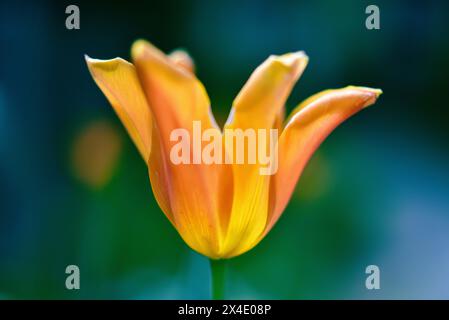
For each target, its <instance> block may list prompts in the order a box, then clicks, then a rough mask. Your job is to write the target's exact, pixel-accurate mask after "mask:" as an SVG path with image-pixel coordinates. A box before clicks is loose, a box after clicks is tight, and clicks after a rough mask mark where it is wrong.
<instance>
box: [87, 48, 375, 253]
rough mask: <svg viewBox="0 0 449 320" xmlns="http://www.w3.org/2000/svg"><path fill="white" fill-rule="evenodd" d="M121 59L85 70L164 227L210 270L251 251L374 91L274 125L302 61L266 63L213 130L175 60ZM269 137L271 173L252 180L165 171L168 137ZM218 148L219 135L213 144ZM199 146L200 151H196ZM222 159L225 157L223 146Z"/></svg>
mask: <svg viewBox="0 0 449 320" xmlns="http://www.w3.org/2000/svg"><path fill="white" fill-rule="evenodd" d="M131 56H132V62H133V63H130V62H127V61H125V60H123V59H121V58H115V59H111V60H97V59H91V58H89V57H87V56H86V61H87V65H88V67H89V70H90V72H91V74H92V77H93V78H94V80H95V82H96V83H97V85H98V86H99V87H100V89H101V90H102V91H103V93H104V94H105V96H106V97H107V99H108V100H109V102H110V103H111V105H112V107H113V108H114V110H115V112H116V113H117V115H118V116H119V118H120V120H121V121H122V122H123V125H124V126H125V128H126V130H127V131H128V133H129V135H130V137H131V139H132V140H133V142H134V144H135V145H136V146H137V149H138V150H139V152H140V154H141V156H142V158H143V160H144V161H145V162H146V163H147V165H148V170H149V177H150V182H151V187H152V190H153V193H154V196H155V198H156V200H157V202H158V204H159V206H160V208H161V209H162V211H163V212H164V214H165V215H166V217H167V218H168V220H169V221H170V222H171V223H172V225H173V226H174V227H175V228H176V229H177V231H178V232H179V234H180V236H181V237H182V238H183V239H184V241H185V242H186V243H187V244H188V245H189V246H190V247H191V248H192V249H193V250H195V251H197V252H199V253H201V254H203V255H205V256H207V257H209V258H211V259H212V260H214V261H215V260H220V259H227V258H231V257H235V256H238V255H241V254H243V253H245V252H247V251H248V250H250V249H252V248H253V247H254V246H256V245H257V244H258V243H259V242H260V241H261V240H262V239H263V238H264V237H265V236H266V235H267V233H268V232H269V231H270V230H271V229H272V228H273V226H274V225H275V224H276V222H277V221H278V219H279V217H280V216H281V215H282V212H283V211H284V209H285V207H286V206H287V204H288V201H289V199H290V197H291V194H292V192H293V189H294V187H295V185H296V183H297V181H298V179H299V177H300V176H301V173H302V171H303V169H304V167H305V166H306V164H307V162H308V160H309V159H310V157H311V156H312V155H313V153H314V152H315V150H316V149H317V148H318V147H319V145H320V144H321V142H322V141H323V140H324V139H325V138H326V137H327V136H328V135H329V134H330V133H331V132H332V131H333V130H334V129H335V128H336V127H337V126H338V125H339V124H340V123H342V122H343V121H344V120H346V119H347V118H349V117H350V116H352V115H354V114H355V113H357V112H358V111H360V110H362V109H363V108H365V107H367V106H369V105H372V104H373V103H374V102H375V101H376V99H377V98H378V96H379V95H380V94H381V90H379V89H371V88H367V87H355V86H348V87H345V88H342V89H335V90H325V91H322V92H320V93H318V94H315V95H313V96H311V97H310V98H308V99H306V100H305V101H304V102H302V103H300V104H299V105H298V106H297V107H296V108H295V109H294V110H293V112H292V113H291V115H290V117H289V118H288V119H287V120H286V121H284V108H285V103H286V100H287V98H288V96H289V94H290V91H291V90H292V88H293V86H294V85H295V83H296V81H297V80H298V78H299V77H300V76H301V74H302V73H303V71H304V69H305V67H306V65H307V62H308V57H307V55H306V54H305V53H304V52H294V53H287V54H284V55H280V56H274V55H273V56H270V57H269V58H267V59H266V60H265V61H264V62H263V63H262V64H261V65H260V66H259V67H258V68H257V69H256V70H255V71H254V72H253V74H252V75H251V76H250V78H249V80H248V81H247V82H246V84H245V85H244V86H243V88H242V90H241V91H240V92H239V94H238V95H237V97H236V98H235V100H234V102H233V104H232V109H231V112H230V116H229V118H228V120H227V122H226V124H225V126H224V129H223V130H220V128H218V126H217V124H216V122H215V120H214V117H213V114H212V112H211V105H210V101H209V97H208V95H207V93H206V90H205V88H204V86H203V84H202V83H201V82H200V81H199V80H198V79H197V78H196V76H195V74H194V66H193V61H192V59H191V58H190V57H189V56H188V55H187V54H186V53H185V52H183V51H175V52H174V53H172V54H170V55H165V54H164V53H163V52H161V51H160V50H158V49H157V48H155V47H154V46H153V45H151V44H150V43H148V42H146V41H144V40H138V41H136V42H135V43H134V44H133V46H132V50H131ZM195 122H200V123H201V127H202V130H206V129H216V130H219V132H220V134H222V132H224V130H226V129H242V130H246V129H266V130H269V129H273V128H275V129H277V130H278V133H279V136H278V139H277V143H276V150H277V152H278V154H277V155H278V158H277V159H278V169H277V171H276V173H275V174H273V175H262V174H260V171H259V169H260V168H261V165H262V164H261V163H259V162H256V163H243V164H242V163H239V164H233V163H230V164H229V163H203V162H200V163H188V164H185V163H176V164H175V163H173V161H171V160H170V150H171V148H172V147H173V144H174V143H173V141H172V140H171V139H170V135H171V133H172V132H173V130H176V129H179V128H182V129H184V130H186V131H187V132H192V130H193V123H195ZM223 138H224V134H223ZM200 143H201V144H203V143H204V142H200ZM223 149H224V153H228V152H230V150H228V149H227V147H226V144H224V146H223Z"/></svg>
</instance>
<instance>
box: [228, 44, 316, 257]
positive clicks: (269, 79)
mask: <svg viewBox="0 0 449 320" xmlns="http://www.w3.org/2000/svg"><path fill="white" fill-rule="evenodd" d="M307 61H308V58H307V56H306V55H305V54H304V53H303V52H296V53H289V54H285V55H282V56H271V57H269V58H268V59H267V60H266V61H265V62H264V63H263V64H262V65H260V66H259V67H258V68H257V69H256V70H255V71H254V72H253V74H252V75H251V77H250V78H249V80H248V82H247V83H246V84H245V86H244V87H243V88H242V90H241V91H240V93H239V94H238V96H237V97H236V99H235V100H234V103H233V107H232V110H231V114H230V116H229V119H228V121H227V123H226V125H225V131H224V136H225V139H227V140H228V137H229V136H228V135H227V129H233V130H235V129H242V130H246V129H254V130H256V131H255V132H256V133H257V130H258V129H263V130H266V131H265V134H267V135H268V134H269V131H268V130H269V129H272V128H273V126H275V127H277V128H279V127H280V126H281V125H280V123H282V121H281V119H283V108H284V105H285V102H286V100H287V98H288V96H289V94H290V91H291V90H292V88H293V86H294V84H295V83H296V81H297V80H298V78H299V76H300V75H301V74H302V72H303V71H304V68H305V67H306V65H307ZM279 122H280V123H279ZM267 140H268V141H269V137H268V136H267ZM228 141H229V140H228ZM256 141H257V143H256V145H257V144H258V140H257V139H256ZM246 148H247V145H246ZM229 151H230V148H227V152H228V153H229ZM254 152H256V153H257V151H254V150H250V149H248V148H247V149H246V152H245V163H244V164H234V165H233V179H234V199H233V205H232V211H231V214H230V216H229V221H228V223H227V225H226V231H227V233H226V238H225V239H226V240H225V245H224V249H223V255H224V256H225V257H232V256H235V255H239V254H241V253H243V252H245V251H247V250H249V249H250V248H251V246H252V244H253V243H254V241H255V240H256V239H257V238H258V237H259V236H260V234H261V233H262V232H263V230H264V228H265V225H266V220H267V214H268V206H269V199H268V197H269V187H270V176H269V175H262V174H261V172H260V168H261V167H262V166H264V165H263V164H262V163H259V159H258V158H257V157H256V163H254V164H250V163H248V162H249V161H248V159H249V158H248V157H249V155H250V154H251V153H254ZM233 160H234V163H235V159H233Z"/></svg>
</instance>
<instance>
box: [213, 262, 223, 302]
mask: <svg viewBox="0 0 449 320" xmlns="http://www.w3.org/2000/svg"><path fill="white" fill-rule="evenodd" d="M209 261H210V272H211V293H212V299H213V300H223V299H224V286H225V267H226V260H213V259H210V260H209Z"/></svg>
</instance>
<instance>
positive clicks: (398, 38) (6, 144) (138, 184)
mask: <svg viewBox="0 0 449 320" xmlns="http://www.w3.org/2000/svg"><path fill="white" fill-rule="evenodd" d="M69 4H72V2H68V1H59V2H50V1H41V2H39V1H33V2H31V1H29V2H26V1H20V2H19V1H8V2H5V1H3V2H2V3H1V5H0V6H1V10H0V23H1V28H0V37H1V38H0V39H1V43H2V50H1V60H0V68H1V69H0V70H1V71H0V181H1V184H0V298H3V299H30V298H33V299H34V298H38V299H54V298H61V299H82V298H87V299H103V298H113V299H166V298H169V299H178V298H182V299H184V298H188V299H197V298H201V299H203V298H208V297H209V270H208V261H207V259H206V258H204V257H202V256H200V255H198V254H196V253H194V252H193V251H192V250H190V249H189V248H188V247H187V246H186V245H185V244H184V243H183V241H182V240H181V238H180V237H179V236H178V234H177V232H176V231H175V230H174V229H173V227H172V226H171V225H170V224H169V222H168V220H167V219H166V218H165V217H164V215H163V214H162V212H161V211H160V209H159V208H158V206H157V204H156V203H155V200H154V198H153V195H152V192H151V188H150V185H149V180H148V174H147V170H146V166H145V164H144V163H143V161H142V160H141V158H140V156H139V154H138V152H137V150H136V148H135V147H134V146H133V145H132V142H131V140H130V139H129V138H128V137H127V135H126V132H125V130H124V129H123V127H122V126H121V124H120V122H119V120H118V119H117V117H116V116H115V114H114V112H113V111H112V108H111V107H110V106H109V104H108V102H107V101H106V99H105V98H104V96H103V95H102V93H101V92H100V90H99V89H98V88H97V87H96V85H95V84H94V82H93V80H92V79H91V77H90V75H89V73H88V70H87V67H86V65H85V62H84V59H83V55H84V54H89V55H90V56H92V57H95V58H101V59H107V58H113V57H115V56H120V57H123V58H125V59H129V49H130V46H131V44H132V42H133V41H134V40H135V39H138V38H145V39H148V40H149V41H151V42H152V43H154V44H155V45H156V46H158V47H159V48H161V49H162V50H164V51H166V52H169V51H171V50H173V49H175V48H178V47H183V48H186V49H187V50H188V51H189V53H190V54H191V55H192V56H193V57H194V59H195V62H196V66H197V74H198V77H199V78H200V79H201V81H202V82H203V83H204V84H205V86H206V88H207V90H208V93H209V95H210V98H211V101H212V108H213V111H214V113H215V115H216V117H217V119H218V122H219V123H220V124H222V123H223V122H224V121H225V119H226V116H227V113H228V112H229V109H230V106H231V103H232V100H233V98H234V97H235V95H236V94H237V93H238V91H239V90H240V88H241V87H242V85H243V84H244V83H245V81H246V79H247V78H248V77H249V75H250V74H251V72H252V71H253V70H254V68H255V67H257V66H258V65H259V64H260V63H261V62H262V61H263V60H264V59H265V58H266V57H267V56H268V55H270V54H281V53H285V52H289V51H297V50H305V51H306V52H307V54H308V55H309V57H310V62H309V65H308V68H307V69H306V71H305V73H304V75H303V76H302V78H301V79H300V81H299V82H298V84H297V85H296V87H295V89H294V91H293V93H292V95H291V97H290V99H289V101H288V104H287V108H288V110H291V109H292V108H293V107H294V106H295V105H296V104H297V103H299V102H300V101H301V100H303V99H305V98H307V97H308V96H310V95H311V94H313V93H315V92H318V91H321V90H323V89H327V88H337V87H343V86H346V85H348V84H353V85H365V86H372V87H379V88H382V89H383V91H384V94H383V95H382V96H381V97H380V99H379V101H378V103H377V104H376V105H375V106H373V107H371V108H368V109H366V110H363V112H361V113H360V114H358V115H356V116H355V117H353V118H351V119H350V120H349V121H347V122H346V123H344V124H343V125H342V126H341V127H339V128H338V129H337V130H336V131H335V132H334V133H332V135H331V136H330V137H329V138H328V139H327V140H326V141H325V142H324V143H323V145H322V146H321V147H320V149H319V150H318V152H317V153H316V155H314V157H313V158H312V159H311V161H310V163H309V166H308V167H307V168H306V170H305V172H304V174H303V177H302V178H301V180H300V182H299V184H298V186H297V189H296V191H295V193H294V195H293V197H292V200H291V202H290V204H289V206H288V207H287V209H286V210H285V212H284V215H283V217H282V218H281V220H280V221H279V223H278V224H277V225H276V227H275V228H274V230H273V231H272V232H271V233H270V234H269V235H268V236H267V237H266V238H265V239H264V240H263V241H262V242H261V243H260V245H258V246H257V247H256V248H255V249H254V250H252V251H250V252H248V253H246V254H244V255H243V256H240V257H238V258H235V259H232V260H230V261H229V264H228V281H227V288H226V290H227V297H228V298H234V299H240V298H256V299H258V298H262V299H314V298H318V299H381V298H386V299H398V298H400V299H416V298H418V299H429V298H437V299H442V298H443V299H448V298H449V250H448V247H449V232H448V230H449V197H448V195H449V186H448V182H449V172H448V160H449V154H448V149H447V141H448V138H449V130H448V125H449V117H448V115H449V113H448V105H447V104H448V103H447V101H448V92H449V91H448V88H449V86H448V71H449V68H448V67H449V41H448V39H449V29H448V28H447V21H448V12H449V5H448V2H445V1H425V2H424V1H422V2H418V1H394V2H393V1H374V2H372V1H370V2H368V1H330V0H328V1H326V0H324V1H272V2H271V1H242V0H241V1H225V2H218V1H182V2H174V1H158V2H150V1H147V2H143V1H132V2H131V1H128V2H125V1H98V2H95V3H93V2H87V1H86V2H84V1H77V2H76V3H73V4H77V5H78V6H79V7H80V11H81V29H80V30H67V29H65V19H66V16H67V15H66V14H65V7H66V6H67V5H69ZM369 4H376V5H378V6H379V8H380V12H381V29H380V30H367V29H366V28H365V19H366V17H367V15H366V14H365V8H366V6H367V5H369ZM98 123H106V124H107V128H109V129H108V130H109V131H108V132H112V133H113V134H112V135H111V136H110V137H112V139H113V140H114V141H115V143H116V145H117V146H118V147H117V150H118V151H117V153H116V155H115V156H114V157H113V159H109V160H110V161H111V164H110V166H111V170H110V171H108V172H107V174H106V176H107V179H105V180H104V181H103V182H102V183H101V184H99V185H95V186H93V185H92V184H91V183H89V182H88V180H86V179H83V178H80V174H79V170H81V171H82V170H83V169H82V168H83V167H82V166H81V169H80V167H79V166H78V167H77V166H76V165H74V160H73V152H74V151H73V149H74V148H75V147H74V146H75V145H76V141H77V140H78V139H79V137H80V135H82V134H83V132H85V130H87V129H86V128H90V127H92V126H93V127H95V126H96V125H97V124H98ZM99 139H100V140H99V141H100V142H101V141H103V140H101V139H104V137H102V136H100V138H99ZM75 162H76V161H75ZM101 169H102V167H101V166H100V167H98V168H97V167H94V170H93V172H94V173H91V174H94V175H95V172H97V171H101ZM70 264H76V265H78V266H79V267H80V270H81V289H80V290H77V291H69V290H67V289H66V288H65V285H64V283H65V278H66V276H67V275H66V274H65V268H66V266H67V265H70ZM370 264H375V265H378V266H379V267H380V270H381V289H380V290H372V291H369V290H367V289H366V288H365V278H366V276H367V275H366V274H365V268H366V266H368V265H370Z"/></svg>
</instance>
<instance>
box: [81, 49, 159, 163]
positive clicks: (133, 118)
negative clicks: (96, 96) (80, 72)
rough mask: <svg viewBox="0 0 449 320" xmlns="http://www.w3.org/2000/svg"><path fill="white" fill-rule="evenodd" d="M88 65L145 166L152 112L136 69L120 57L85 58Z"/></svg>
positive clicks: (149, 141)
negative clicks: (106, 58) (104, 58)
mask: <svg viewBox="0 0 449 320" xmlns="http://www.w3.org/2000/svg"><path fill="white" fill-rule="evenodd" d="M86 62H87V66H88V67H89V70H90V73H91V75H92V77H93V78H94V80H95V82H96V83H97V85H98V87H100V89H101V91H103V93H104V95H105V96H106V98H107V99H108V100H109V102H110V103H111V105H112V107H113V108H114V110H115V112H116V113H117V115H118V117H119V118H120V120H121V121H122V123H123V125H124V126H125V128H126V130H127V131H128V133H129V135H130V136H131V138H132V140H133V141H134V144H135V145H136V146H137V148H138V149H139V152H140V154H141V155H142V157H143V159H144V160H145V163H146V162H147V161H148V157H149V155H150V149H151V112H150V109H149V107H148V104H147V101H146V99H145V95H144V93H143V91H142V88H141V86H140V83H139V79H138V78H137V74H136V70H135V68H134V66H133V65H132V64H131V63H129V62H127V61H125V60H123V59H121V58H115V59H111V60H97V59H92V58H89V57H88V56H86Z"/></svg>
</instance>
